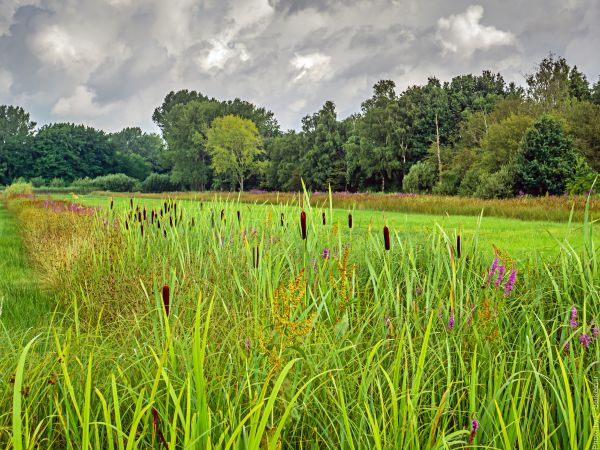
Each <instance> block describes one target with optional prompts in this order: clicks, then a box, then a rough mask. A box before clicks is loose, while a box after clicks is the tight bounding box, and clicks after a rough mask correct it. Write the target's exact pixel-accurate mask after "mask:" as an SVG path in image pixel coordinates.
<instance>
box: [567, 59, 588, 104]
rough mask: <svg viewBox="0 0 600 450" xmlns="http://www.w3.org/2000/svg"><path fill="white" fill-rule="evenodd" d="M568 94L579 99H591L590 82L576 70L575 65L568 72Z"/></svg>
mask: <svg viewBox="0 0 600 450" xmlns="http://www.w3.org/2000/svg"><path fill="white" fill-rule="evenodd" d="M569 94H570V96H571V97H573V98H576V99H577V100H579V101H582V100H590V99H591V93H590V83H589V82H588V80H587V78H586V76H585V75H584V74H583V73H581V72H580V71H579V70H577V66H573V68H572V69H571V72H570V73H569Z"/></svg>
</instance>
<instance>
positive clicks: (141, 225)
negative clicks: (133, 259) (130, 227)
mask: <svg viewBox="0 0 600 450" xmlns="http://www.w3.org/2000/svg"><path fill="white" fill-rule="evenodd" d="M140 233H142V237H144V224H143V223H141V224H140Z"/></svg>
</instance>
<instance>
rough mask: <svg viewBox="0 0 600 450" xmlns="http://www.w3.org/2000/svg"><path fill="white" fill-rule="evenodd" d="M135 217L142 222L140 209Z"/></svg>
mask: <svg viewBox="0 0 600 450" xmlns="http://www.w3.org/2000/svg"><path fill="white" fill-rule="evenodd" d="M137 219H138V222H140V223H141V222H142V212H141V211H138V213H137Z"/></svg>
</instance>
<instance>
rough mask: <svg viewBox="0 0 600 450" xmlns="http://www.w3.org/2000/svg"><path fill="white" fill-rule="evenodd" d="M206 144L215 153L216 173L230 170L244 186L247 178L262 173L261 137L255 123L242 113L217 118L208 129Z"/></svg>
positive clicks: (214, 164)
mask: <svg viewBox="0 0 600 450" xmlns="http://www.w3.org/2000/svg"><path fill="white" fill-rule="evenodd" d="M206 135H207V139H206V147H207V149H208V150H209V151H210V153H211V156H212V168H213V170H214V171H215V173H216V174H224V173H230V174H231V176H232V177H233V178H234V180H235V181H236V182H237V183H238V184H239V186H240V191H243V190H244V180H245V179H246V178H247V177H248V176H249V175H252V174H257V173H260V171H261V169H262V167H263V164H262V163H261V161H259V159H258V158H259V156H260V155H262V154H263V153H264V152H263V150H262V149H261V148H260V145H261V142H262V140H261V137H260V134H259V132H258V128H257V127H256V124H255V123H254V122H252V121H251V120H248V119H242V118H241V117H239V116H234V115H227V116H225V117H218V118H216V119H215V120H214V121H213V123H212V125H211V127H210V128H209V130H208V131H207V133H206Z"/></svg>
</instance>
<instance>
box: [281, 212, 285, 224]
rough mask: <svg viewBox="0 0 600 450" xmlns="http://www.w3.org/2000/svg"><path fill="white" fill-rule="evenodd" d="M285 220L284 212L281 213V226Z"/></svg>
mask: <svg viewBox="0 0 600 450" xmlns="http://www.w3.org/2000/svg"><path fill="white" fill-rule="evenodd" d="M283 224H284V222H283V213H281V226H283Z"/></svg>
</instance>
